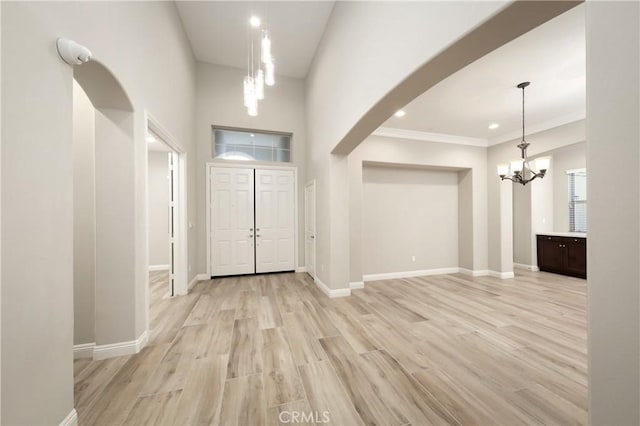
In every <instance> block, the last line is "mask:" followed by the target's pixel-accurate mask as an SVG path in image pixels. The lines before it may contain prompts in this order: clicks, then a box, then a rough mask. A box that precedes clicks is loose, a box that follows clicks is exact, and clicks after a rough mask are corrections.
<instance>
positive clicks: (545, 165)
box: [498, 81, 550, 185]
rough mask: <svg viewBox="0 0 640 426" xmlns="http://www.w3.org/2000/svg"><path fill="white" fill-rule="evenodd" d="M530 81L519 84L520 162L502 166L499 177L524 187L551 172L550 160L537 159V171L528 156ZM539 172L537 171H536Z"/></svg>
mask: <svg viewBox="0 0 640 426" xmlns="http://www.w3.org/2000/svg"><path fill="white" fill-rule="evenodd" d="M529 84H531V83H529V82H528V81H525V82H522V83H520V84H518V86H517V87H518V89H522V140H521V141H520V143H519V144H518V149H520V157H521V158H520V160H514V161H511V165H508V164H500V165H499V166H498V176H500V179H501V180H505V179H508V180H510V181H512V182H516V183H519V184H522V185H526V184H528V183H529V182H531V181H532V180H534V179H535V178H540V179H542V178H543V177H544V175H545V173H546V172H547V170H549V162H550V161H549V158H546V157H545V158H536V160H535V164H536V167H535V169H534V168H532V167H531V164H530V162H529V157H528V156H527V148H528V147H529V145H530V144H529V143H528V142H527V141H526V140H525V139H524V89H525V88H526V87H527V86H529ZM536 170H537V171H536Z"/></svg>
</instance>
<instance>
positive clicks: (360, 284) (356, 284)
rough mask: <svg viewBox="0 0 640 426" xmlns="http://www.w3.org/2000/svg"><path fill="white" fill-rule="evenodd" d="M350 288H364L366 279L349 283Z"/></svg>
mask: <svg viewBox="0 0 640 426" xmlns="http://www.w3.org/2000/svg"><path fill="white" fill-rule="evenodd" d="M349 288H351V290H357V289H359V288H364V281H355V282H352V283H349Z"/></svg>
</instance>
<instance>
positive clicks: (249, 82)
mask: <svg viewBox="0 0 640 426" xmlns="http://www.w3.org/2000/svg"><path fill="white" fill-rule="evenodd" d="M255 97H256V88H255V83H254V80H253V77H251V76H246V77H245V78H244V106H246V107H247V108H248V107H249V105H251V104H252V103H253V100H254V99H255Z"/></svg>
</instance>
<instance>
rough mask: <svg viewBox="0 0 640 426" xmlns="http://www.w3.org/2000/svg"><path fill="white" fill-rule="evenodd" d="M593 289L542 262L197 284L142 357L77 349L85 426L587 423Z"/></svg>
mask: <svg viewBox="0 0 640 426" xmlns="http://www.w3.org/2000/svg"><path fill="white" fill-rule="evenodd" d="M155 274H156V275H155V276H154V278H155V279H153V280H152V281H153V282H154V283H155V285H156V286H157V285H158V283H159V282H161V280H162V275H161V273H155ZM153 285H154V284H153V283H152V288H153ZM585 291H586V281H584V280H580V279H572V278H567V277H561V276H556V275H551V274H544V273H530V272H526V273H520V274H518V276H517V277H516V279H514V280H499V279H493V278H469V277H466V276H462V275H442V276H432V277H422V278H409V279H401V280H390V281H378V282H373V283H368V284H367V286H366V288H365V289H364V290H356V291H354V293H353V296H352V297H348V298H342V299H328V298H327V297H325V296H324V295H323V294H321V293H320V292H319V290H318V289H317V287H316V286H315V285H314V284H313V282H312V281H311V279H310V278H309V277H308V276H307V275H306V274H278V275H258V276H246V277H232V278H224V279H218V280H215V281H204V282H200V283H198V284H197V285H196V286H195V287H194V289H193V290H192V292H191V293H190V294H189V295H187V296H184V297H177V298H173V299H169V298H162V296H159V297H154V298H153V300H154V306H153V307H152V309H151V312H152V314H151V323H152V327H153V329H152V330H151V339H150V341H149V344H148V346H147V347H145V348H144V349H143V350H142V351H141V352H140V353H139V354H137V355H134V356H129V357H120V358H112V359H107V360H103V361H87V360H77V361H76V362H75V370H76V372H75V375H76V379H75V382H76V384H75V388H76V395H75V398H76V407H77V409H78V413H79V419H80V424H81V425H92V424H138V425H139V424H166V425H169V424H175V425H183V424H277V423H278V416H279V414H280V413H282V414H281V415H280V420H282V421H287V420H289V417H288V416H291V415H292V413H293V412H295V411H298V412H302V413H307V415H313V416H315V417H314V418H315V419H316V420H317V421H319V422H320V421H322V420H324V419H323V417H322V416H323V414H324V412H325V411H327V412H328V413H327V414H326V415H327V416H328V417H329V419H330V424H343V425H344V424H365V423H366V424H397V425H403V424H408V423H411V424H533V423H541V422H542V423H547V424H550V423H555V424H584V423H585V422H586V404H587V399H586V397H587V390H586V383H587V375H586V368H587V358H586V318H585V311H586V295H585ZM152 294H155V295H156V296H158V295H160V294H161V292H159V291H152Z"/></svg>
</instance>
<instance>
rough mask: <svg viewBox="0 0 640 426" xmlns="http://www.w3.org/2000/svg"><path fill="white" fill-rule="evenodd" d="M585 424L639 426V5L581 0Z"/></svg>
mask: <svg viewBox="0 0 640 426" xmlns="http://www.w3.org/2000/svg"><path fill="white" fill-rule="evenodd" d="M586 6H587V7H586V9H587V117H588V122H587V141H588V144H589V147H588V150H587V173H588V179H589V181H588V188H587V191H588V195H587V197H588V200H589V202H588V204H587V214H588V220H589V241H588V251H587V257H588V270H587V276H588V277H589V286H588V299H589V315H588V316H589V332H588V342H589V348H588V353H589V424H592V425H637V424H640V404H638V401H640V317H639V310H640V309H639V308H640V306H639V304H640V291H639V289H640V267H639V266H638V265H639V263H638V260H639V258H640V249H639V248H640V226H639V225H640V205H639V199H640V197H638V186H639V182H640V174H639V169H638V164H639V161H640V149H639V148H640V128H639V126H640V124H639V123H640V121H639V120H638V117H640V99H639V98H638V93H640V79H638V76H639V75H640V32H639V29H640V4H639V3H638V2H599V1H587V2H586Z"/></svg>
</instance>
